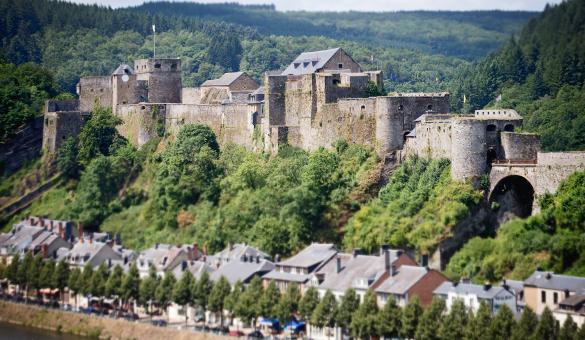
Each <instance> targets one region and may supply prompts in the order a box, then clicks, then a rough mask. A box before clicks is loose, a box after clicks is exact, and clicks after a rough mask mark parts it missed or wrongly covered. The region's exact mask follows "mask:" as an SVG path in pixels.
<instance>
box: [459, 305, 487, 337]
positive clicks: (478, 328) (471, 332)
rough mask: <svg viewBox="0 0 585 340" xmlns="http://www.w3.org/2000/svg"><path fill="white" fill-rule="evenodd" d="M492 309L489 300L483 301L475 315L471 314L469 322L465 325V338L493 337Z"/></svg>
mask: <svg viewBox="0 0 585 340" xmlns="http://www.w3.org/2000/svg"><path fill="white" fill-rule="evenodd" d="M491 323H492V311H491V308H490V306H489V305H488V304H487V302H485V301H482V302H480V304H479V308H478V309H477V312H476V313H475V315H470V317H469V322H468V324H467V326H466V327H465V338H466V339H469V340H472V339H474V340H475V339H477V340H489V339H491V337H492V336H491V333H490V331H491Z"/></svg>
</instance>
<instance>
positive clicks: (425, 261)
mask: <svg viewBox="0 0 585 340" xmlns="http://www.w3.org/2000/svg"><path fill="white" fill-rule="evenodd" d="M420 266H421V267H428V266H429V254H427V253H423V254H421V256H420Z"/></svg>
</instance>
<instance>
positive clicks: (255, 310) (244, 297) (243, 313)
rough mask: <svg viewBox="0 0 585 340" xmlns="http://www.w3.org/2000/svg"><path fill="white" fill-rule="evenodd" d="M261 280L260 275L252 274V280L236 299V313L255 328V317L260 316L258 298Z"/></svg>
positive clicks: (261, 292)
mask: <svg viewBox="0 0 585 340" xmlns="http://www.w3.org/2000/svg"><path fill="white" fill-rule="evenodd" d="M262 294H263V290H262V281H261V279H260V277H258V276H254V278H253V279H252V281H250V284H249V285H248V287H246V289H245V290H244V292H243V293H242V294H241V295H240V297H239V299H238V304H237V306H236V315H237V316H238V317H239V318H241V319H242V321H244V323H247V324H250V325H251V326H252V327H253V328H256V318H258V317H259V316H260V313H261V311H260V299H261V298H262Z"/></svg>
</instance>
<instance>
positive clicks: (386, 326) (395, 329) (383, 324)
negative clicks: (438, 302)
mask: <svg viewBox="0 0 585 340" xmlns="http://www.w3.org/2000/svg"><path fill="white" fill-rule="evenodd" d="M431 308H432V306H431ZM401 315H402V310H401V309H400V307H398V305H397V304H396V300H394V297H393V296H390V297H388V299H387V300H386V304H385V305H384V308H382V310H380V314H379V322H378V333H379V334H380V335H382V336H384V337H385V338H397V337H398V336H400V318H401ZM435 331H436V329H435Z"/></svg>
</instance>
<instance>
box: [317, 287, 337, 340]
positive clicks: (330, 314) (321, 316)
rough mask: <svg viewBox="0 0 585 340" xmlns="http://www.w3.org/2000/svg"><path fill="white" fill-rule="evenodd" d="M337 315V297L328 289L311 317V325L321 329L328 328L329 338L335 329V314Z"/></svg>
mask: <svg viewBox="0 0 585 340" xmlns="http://www.w3.org/2000/svg"><path fill="white" fill-rule="evenodd" d="M336 313H337V300H336V299H335V295H333V293H331V291H330V290H329V289H328V290H327V291H326V292H325V295H323V299H321V301H320V302H319V304H318V305H317V308H315V310H314V311H313V314H312V315H311V323H312V324H313V325H315V326H317V327H319V328H323V327H327V328H328V330H327V331H326V332H327V337H329V334H331V331H330V329H331V328H333V327H335V314H336Z"/></svg>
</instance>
